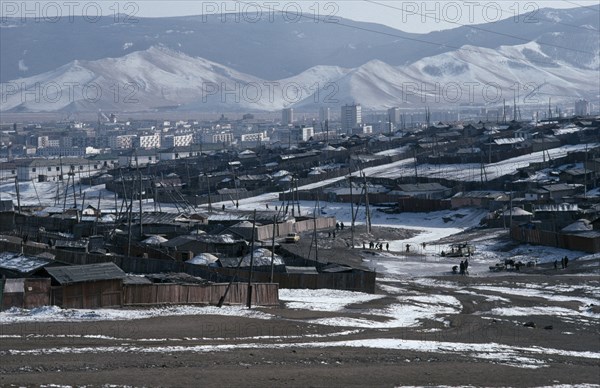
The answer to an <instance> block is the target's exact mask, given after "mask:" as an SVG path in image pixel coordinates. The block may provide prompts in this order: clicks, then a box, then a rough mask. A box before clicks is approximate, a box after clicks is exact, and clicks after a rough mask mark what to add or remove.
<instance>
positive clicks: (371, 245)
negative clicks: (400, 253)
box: [363, 241, 390, 252]
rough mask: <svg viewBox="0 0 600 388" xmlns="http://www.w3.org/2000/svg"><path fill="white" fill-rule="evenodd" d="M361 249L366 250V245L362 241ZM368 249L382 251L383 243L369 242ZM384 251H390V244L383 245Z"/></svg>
mask: <svg viewBox="0 0 600 388" xmlns="http://www.w3.org/2000/svg"><path fill="white" fill-rule="evenodd" d="M363 249H366V244H365V242H364V241H363ZM369 249H377V250H380V251H383V243H380V242H373V241H371V242H369ZM385 250H386V251H388V252H389V251H390V243H385Z"/></svg>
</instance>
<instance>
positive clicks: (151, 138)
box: [133, 133, 160, 149]
mask: <svg viewBox="0 0 600 388" xmlns="http://www.w3.org/2000/svg"><path fill="white" fill-rule="evenodd" d="M133 146H134V147H135V148H142V149H152V148H160V134H158V133H146V134H140V135H138V136H137V138H135V139H134V141H133Z"/></svg>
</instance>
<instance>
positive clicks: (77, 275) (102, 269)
mask: <svg viewBox="0 0 600 388" xmlns="http://www.w3.org/2000/svg"><path fill="white" fill-rule="evenodd" d="M46 271H48V273H49V274H50V276H52V277H53V278H54V279H55V280H56V281H57V282H59V283H60V284H71V283H81V282H94V281H98V280H113V279H124V278H125V276H126V275H125V272H123V270H122V269H121V268H119V267H118V266H117V265H116V264H115V263H99V264H87V265H69V266H65V267H48V268H46Z"/></svg>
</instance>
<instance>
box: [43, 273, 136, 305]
mask: <svg viewBox="0 0 600 388" xmlns="http://www.w3.org/2000/svg"><path fill="white" fill-rule="evenodd" d="M45 271H46V272H48V274H49V275H50V277H51V278H52V283H53V285H57V286H55V287H53V288H52V304H54V305H57V306H61V307H63V308H98V307H111V306H122V305H123V297H122V294H123V280H124V279H125V278H126V274H125V272H123V270H121V268H119V267H118V266H117V265H116V264H114V263H99V264H87V265H71V266H64V267H48V268H45Z"/></svg>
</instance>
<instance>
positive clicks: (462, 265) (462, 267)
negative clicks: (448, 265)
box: [459, 260, 465, 275]
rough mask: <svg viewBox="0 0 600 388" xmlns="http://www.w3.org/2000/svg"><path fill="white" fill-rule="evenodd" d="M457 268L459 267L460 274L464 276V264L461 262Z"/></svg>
mask: <svg viewBox="0 0 600 388" xmlns="http://www.w3.org/2000/svg"><path fill="white" fill-rule="evenodd" d="M459 267H460V274H461V275H464V274H465V263H464V262H463V261H462V260H461V262H460V265H459Z"/></svg>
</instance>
